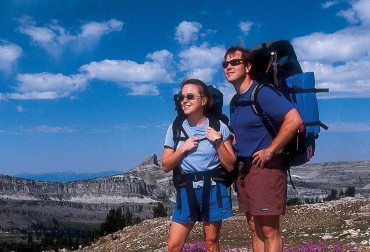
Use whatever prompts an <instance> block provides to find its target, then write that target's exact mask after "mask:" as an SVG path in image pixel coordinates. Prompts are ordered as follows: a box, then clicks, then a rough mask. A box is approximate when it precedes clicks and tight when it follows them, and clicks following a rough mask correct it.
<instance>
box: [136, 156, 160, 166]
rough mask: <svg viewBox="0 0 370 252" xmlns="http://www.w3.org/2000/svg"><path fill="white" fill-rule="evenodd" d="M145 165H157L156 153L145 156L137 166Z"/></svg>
mask: <svg viewBox="0 0 370 252" xmlns="http://www.w3.org/2000/svg"><path fill="white" fill-rule="evenodd" d="M147 165H155V166H159V163H158V158H157V155H155V154H153V155H151V156H149V157H147V158H146V159H145V160H144V161H143V162H142V163H141V164H139V165H138V166H139V167H140V166H147Z"/></svg>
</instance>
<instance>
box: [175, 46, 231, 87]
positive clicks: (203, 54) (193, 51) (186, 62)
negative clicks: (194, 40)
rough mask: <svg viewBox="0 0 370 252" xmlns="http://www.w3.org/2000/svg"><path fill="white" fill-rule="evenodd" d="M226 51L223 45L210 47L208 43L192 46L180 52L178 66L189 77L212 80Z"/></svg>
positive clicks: (206, 80)
mask: <svg viewBox="0 0 370 252" xmlns="http://www.w3.org/2000/svg"><path fill="white" fill-rule="evenodd" d="M224 53H225V48H224V47H223V46H215V47H209V45H208V44H206V43H205V44H202V45H201V46H192V47H190V48H188V49H186V50H184V51H182V52H180V54H179V58H180V62H179V66H178V68H179V70H180V71H181V72H184V73H185V75H186V76H187V77H191V78H199V79H201V80H203V81H205V82H210V81H212V77H213V76H214V75H215V73H216V72H218V71H219V70H220V68H221V66H220V62H221V61H222V58H223V55H224Z"/></svg>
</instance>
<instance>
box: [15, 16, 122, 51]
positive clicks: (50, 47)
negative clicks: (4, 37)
mask: <svg viewBox="0 0 370 252" xmlns="http://www.w3.org/2000/svg"><path fill="white" fill-rule="evenodd" d="M19 23H20V26H19V27H18V30H19V32H21V33H23V34H26V35H28V36H29V37H30V38H31V39H32V41H33V42H34V43H35V44H37V45H39V46H41V47H42V48H44V49H45V50H46V51H47V52H48V53H50V54H51V55H54V56H58V55H59V54H60V53H61V51H62V49H63V46H66V45H72V46H75V47H76V48H78V49H79V50H86V49H89V48H90V47H91V46H93V45H94V44H96V43H97V42H98V41H99V40H100V38H101V37H102V36H103V35H105V34H108V33H110V32H115V31H121V30H122V27H123V22H121V21H118V20H116V19H111V20H108V21H106V22H88V23H85V24H84V25H82V26H81V28H80V29H81V31H80V32H79V33H77V34H73V32H72V31H69V30H66V29H65V28H64V27H62V26H61V25H59V24H58V21H57V20H52V21H51V22H49V23H47V24H45V25H44V26H36V23H35V21H34V20H33V19H32V18H31V17H29V16H24V17H23V18H21V19H19Z"/></svg>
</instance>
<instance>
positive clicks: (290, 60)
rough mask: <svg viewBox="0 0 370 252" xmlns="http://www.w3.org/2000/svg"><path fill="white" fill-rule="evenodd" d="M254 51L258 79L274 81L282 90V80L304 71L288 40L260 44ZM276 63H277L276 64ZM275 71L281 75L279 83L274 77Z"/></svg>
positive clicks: (265, 81) (262, 81) (265, 82)
mask: <svg viewBox="0 0 370 252" xmlns="http://www.w3.org/2000/svg"><path fill="white" fill-rule="evenodd" d="M252 53H253V68H254V71H255V73H256V79H257V81H259V82H261V83H264V84H268V83H273V84H274V85H275V86H276V88H278V89H279V90H281V89H282V86H281V85H283V83H281V81H282V80H285V79H286V78H288V77H290V76H293V75H296V74H300V73H302V68H301V66H300V65H299V62H298V59H297V55H296V53H295V51H294V49H293V46H292V45H291V44H290V42H289V41H288V40H275V41H270V42H266V43H262V44H259V45H257V46H256V47H255V48H253V49H252ZM274 64H276V65H275V66H274ZM274 67H275V68H276V69H274ZM274 71H275V75H276V74H277V75H279V76H281V77H280V78H281V79H280V80H279V83H276V80H274V79H273V78H274V76H273V75H274Z"/></svg>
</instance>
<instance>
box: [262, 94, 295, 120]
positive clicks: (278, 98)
mask: <svg viewBox="0 0 370 252" xmlns="http://www.w3.org/2000/svg"><path fill="white" fill-rule="evenodd" d="M257 100H258V103H259V104H260V106H261V109H262V111H264V112H265V113H266V114H267V115H268V117H269V118H270V119H272V120H273V121H275V122H276V123H277V124H281V122H282V121H283V119H284V117H285V115H286V114H287V113H288V112H289V111H290V110H292V109H293V108H294V106H293V104H291V103H290V102H289V101H288V100H287V99H286V98H285V96H284V95H283V94H281V93H280V92H279V91H277V90H273V89H271V88H268V87H264V88H262V89H261V90H260V92H259V93H258V96H257ZM266 101H267V102H266Z"/></svg>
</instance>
